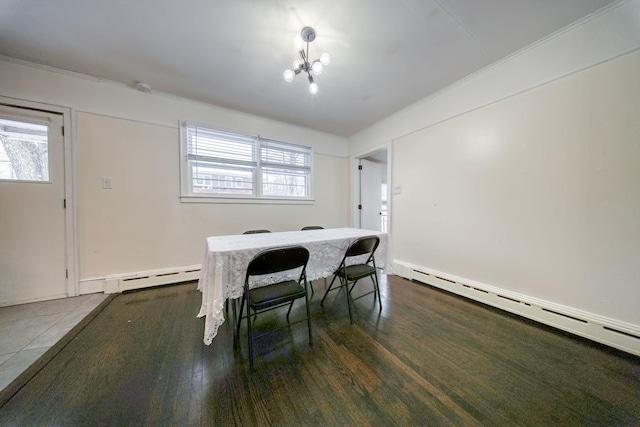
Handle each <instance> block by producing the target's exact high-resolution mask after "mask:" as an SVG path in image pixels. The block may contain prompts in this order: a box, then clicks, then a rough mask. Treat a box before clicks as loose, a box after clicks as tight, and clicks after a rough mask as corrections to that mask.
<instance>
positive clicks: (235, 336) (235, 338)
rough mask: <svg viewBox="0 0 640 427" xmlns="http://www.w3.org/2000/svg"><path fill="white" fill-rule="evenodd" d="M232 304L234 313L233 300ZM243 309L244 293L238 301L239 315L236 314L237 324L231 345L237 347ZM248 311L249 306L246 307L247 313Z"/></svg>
mask: <svg viewBox="0 0 640 427" xmlns="http://www.w3.org/2000/svg"><path fill="white" fill-rule="evenodd" d="M233 304H234V307H233V308H234V310H233V311H234V314H235V300H234V302H233ZM243 310H244V295H242V302H240V316H238V326H237V327H236V333H235V335H234V337H233V338H234V339H233V346H234V348H235V347H238V340H239V339H240V324H241V323H242V311H243ZM248 313H249V308H248V307H247V314H248Z"/></svg>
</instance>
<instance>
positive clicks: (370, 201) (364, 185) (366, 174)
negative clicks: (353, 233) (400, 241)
mask: <svg viewBox="0 0 640 427" xmlns="http://www.w3.org/2000/svg"><path fill="white" fill-rule="evenodd" d="M360 166H361V167H360V206H361V208H360V228H364V229H366V230H377V231H382V229H381V215H382V181H383V179H382V165H381V164H380V163H375V162H371V161H369V160H366V159H361V160H360Z"/></svg>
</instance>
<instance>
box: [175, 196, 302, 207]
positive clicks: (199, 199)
mask: <svg viewBox="0 0 640 427" xmlns="http://www.w3.org/2000/svg"><path fill="white" fill-rule="evenodd" d="M180 202H181V203H219V204H249V205H256V204H257V205H313V204H314V203H315V199H300V200H293V199H270V198H266V197H263V198H242V197H207V196H180Z"/></svg>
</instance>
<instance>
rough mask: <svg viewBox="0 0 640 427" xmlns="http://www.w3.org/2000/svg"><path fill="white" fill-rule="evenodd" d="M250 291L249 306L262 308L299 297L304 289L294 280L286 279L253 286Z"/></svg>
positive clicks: (303, 292) (257, 308) (302, 294)
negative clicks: (270, 283)
mask: <svg viewBox="0 0 640 427" xmlns="http://www.w3.org/2000/svg"><path fill="white" fill-rule="evenodd" d="M250 292H251V308H253V309H254V310H263V309H265V308H269V307H274V306H276V305H279V304H283V303H285V302H289V301H293V300H294V299H297V298H301V297H303V296H304V294H305V289H304V287H303V286H302V285H300V284H299V283H298V282H296V281H295V280H287V281H286V282H280V283H274V284H272V285H266V286H261V287H259V288H254V289H251V291H250Z"/></svg>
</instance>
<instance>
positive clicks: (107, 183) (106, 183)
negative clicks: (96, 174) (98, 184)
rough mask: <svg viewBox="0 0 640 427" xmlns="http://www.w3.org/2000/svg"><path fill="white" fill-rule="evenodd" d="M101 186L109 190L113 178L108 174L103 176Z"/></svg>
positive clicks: (111, 186)
mask: <svg viewBox="0 0 640 427" xmlns="http://www.w3.org/2000/svg"><path fill="white" fill-rule="evenodd" d="M102 188H104V189H106V190H111V189H112V188H113V178H111V177H110V176H103V177H102Z"/></svg>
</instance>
